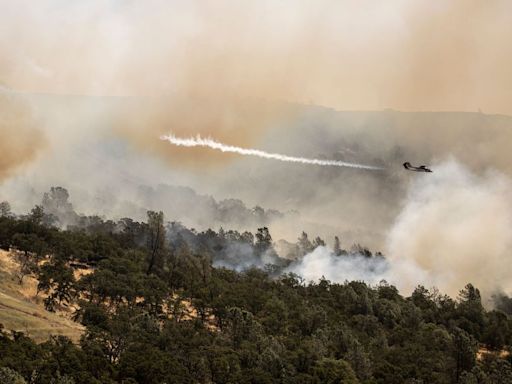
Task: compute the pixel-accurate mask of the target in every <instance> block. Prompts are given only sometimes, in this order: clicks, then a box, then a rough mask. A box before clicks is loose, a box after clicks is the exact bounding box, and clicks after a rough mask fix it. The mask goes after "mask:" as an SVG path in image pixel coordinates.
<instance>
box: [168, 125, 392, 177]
mask: <svg viewBox="0 0 512 384" xmlns="http://www.w3.org/2000/svg"><path fill="white" fill-rule="evenodd" d="M160 139H161V140H165V141H168V142H170V143H171V144H174V145H177V146H180V147H207V148H211V149H215V150H219V151H221V152H231V153H237V154H239V155H243V156H256V157H261V158H263V159H271V160H279V161H284V162H289V163H300V164H311V165H320V166H334V167H348V168H359V169H368V170H374V171H376V170H382V169H383V168H381V167H376V166H371V165H364V164H356V163H347V162H345V161H339V160H322V159H308V158H305V157H295V156H287V155H282V154H279V153H269V152H265V151H261V150H258V149H248V148H241V147H235V146H232V145H226V144H223V143H219V142H218V141H215V140H213V139H211V138H203V137H201V136H200V135H197V136H196V137H190V138H179V137H176V136H174V135H172V134H171V135H163V136H161V137H160Z"/></svg>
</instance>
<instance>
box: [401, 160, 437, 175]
mask: <svg viewBox="0 0 512 384" xmlns="http://www.w3.org/2000/svg"><path fill="white" fill-rule="evenodd" d="M404 168H405V169H407V170H408V171H415V172H432V170H431V169H428V168H427V167H426V166H425V165H420V166H419V167H414V166H412V165H411V163H409V162H408V161H407V162H405V163H404Z"/></svg>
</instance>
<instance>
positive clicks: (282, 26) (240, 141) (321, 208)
mask: <svg viewBox="0 0 512 384" xmlns="http://www.w3.org/2000/svg"><path fill="white" fill-rule="evenodd" d="M0 4H1V8H2V12H1V15H0V21H1V25H2V27H1V28H2V33H1V34H0V52H1V53H2V60H0V84H1V88H0V111H1V115H0V118H1V122H0V127H1V133H2V140H1V141H0V200H9V201H10V202H11V204H12V205H13V208H14V209H15V210H17V211H18V212H26V211H27V210H29V209H30V208H31V207H32V206H33V205H34V204H37V203H39V202H40V200H41V195H42V193H43V192H45V191H47V190H48V189H49V188H50V187H51V186H54V185H62V186H64V187H66V188H68V189H69V191H70V193H71V199H72V201H73V205H74V207H75V208H76V210H77V211H79V212H83V213H87V214H94V213H99V214H104V215H107V216H111V217H114V218H118V217H122V216H133V217H135V218H138V219H143V218H144V213H145V210H146V209H162V210H164V212H165V214H166V216H167V218H168V219H170V220H179V221H183V223H184V224H186V225H188V226H193V227H196V228H198V229H202V228H206V227H208V226H214V227H218V226H220V225H223V226H228V223H231V224H232V226H233V227H234V228H237V229H249V230H252V231H254V230H255V228H254V227H255V226H257V225H260V224H261V223H264V224H268V225H269V226H270V229H271V232H272V234H273V236H274V238H275V239H278V238H285V239H287V240H289V241H295V240H296V237H297V236H298V234H300V233H301V231H302V230H306V231H307V232H308V233H309V234H310V235H311V236H316V235H320V236H322V237H324V238H325V239H326V240H327V242H328V243H330V242H332V239H333V237H334V235H339V236H341V239H342V243H343V244H344V246H346V247H349V246H350V245H351V244H352V243H355V242H359V243H362V244H364V245H367V246H369V247H371V248H372V249H380V250H383V251H385V252H386V253H387V256H388V257H389V259H390V260H397V259H399V260H403V259H408V258H410V259H411V260H412V261H411V263H414V264H415V265H416V264H419V265H420V267H421V268H420V269H421V270H425V271H427V272H425V273H426V276H428V279H429V280H430V281H432V284H438V285H440V286H443V287H446V289H447V290H449V291H450V292H452V290H454V289H455V288H454V286H455V285H458V284H459V281H460V282H462V281H463V280H464V279H465V280H467V281H472V280H474V281H475V282H479V283H480V284H481V285H485V286H484V287H483V288H485V289H488V290H490V289H493V288H494V287H493V284H491V282H490V281H489V280H486V279H483V278H481V270H479V268H478V262H477V261H478V260H480V258H481V259H483V260H485V259H486V258H487V257H491V256H493V257H494V256H496V257H498V256H497V255H503V252H502V249H501V248H499V249H497V248H495V247H492V246H491V245H490V244H489V243H487V242H485V241H481V242H480V241H478V242H477V243H478V244H476V243H475V244H473V243H471V242H470V241H469V240H468V243H467V245H465V244H462V245H461V244H460V238H468V239H475V241H477V240H476V239H478V238H479V237H478V236H476V235H475V236H472V235H471V234H472V232H471V231H475V234H478V233H479V232H477V229H478V228H477V226H476V225H473V224H471V223H473V221H471V220H470V219H471V218H472V217H479V216H478V215H479V214H482V215H483V216H482V222H488V221H486V220H487V219H488V217H489V213H488V212H494V211H493V209H494V208H491V207H488V206H487V205H486V204H485V201H486V199H485V198H482V200H475V199H472V198H470V196H469V197H468V196H467V195H464V194H462V195H461V198H463V199H467V200H468V203H467V204H466V205H462V207H459V208H456V207H454V206H448V207H446V206H443V207H442V208H438V207H437V205H436V204H435V201H434V200H435V199H439V204H441V202H442V201H443V200H446V199H444V198H443V197H442V196H445V195H443V194H441V193H439V194H437V193H433V194H432V196H429V197H428V199H430V200H429V201H431V200H432V201H434V202H433V203H432V204H426V205H425V206H421V205H417V204H416V203H414V201H415V200H414V196H415V194H416V195H417V194H418V193H419V192H421V190H422V189H421V188H420V187H418V185H422V184H421V183H423V182H434V183H437V184H436V185H437V186H438V187H439V188H440V189H441V190H442V186H443V183H445V184H451V180H452V179H451V177H453V178H454V179H453V180H456V181H457V180H458V181H457V182H458V183H459V184H457V185H463V186H464V188H468V189H469V190H474V191H475V194H477V195H481V196H486V197H488V199H489V200H496V201H502V200H503V196H506V194H507V192H506V191H508V189H507V188H505V189H504V190H501V189H499V188H498V187H493V186H494V185H495V183H498V182H497V181H496V180H497V179H499V180H508V178H510V177H511V175H512V155H511V154H510V150H509V147H510V145H509V143H510V142H511V140H512V120H511V118H509V117H507V116H506V115H510V114H512V109H511V107H510V99H511V96H512V94H511V93H510V90H511V89H512V76H511V68H512V44H510V41H509V40H510V39H509V38H508V36H512V20H511V16H510V15H512V4H511V3H510V2H508V1H497V0H496V1H488V2H480V1H473V0H469V1H462V0H456V1H452V2H446V3H433V2H430V1H405V0H394V1H391V2H381V3H376V2H374V1H367V0H364V1H340V2H338V1H336V2H334V1H315V2H313V1H306V0H302V1H292V0H285V1H282V2H274V1H246V2H244V3H243V4H242V3H240V4H236V3H234V2H230V1H225V2H224V1H220V2H219V1H215V2H213V1H212V2H210V1H202V2H194V1H193V2H182V1H173V2H168V1H158V0H154V1H147V2H118V1H106V2H105V1H99V0H93V1H88V2H61V1H57V0H55V1H54V0H44V1H38V2H36V3H34V2H30V1H28V0H21V1H17V2H8V1H0ZM387 108H393V109H394V110H391V109H387ZM351 110H353V111H359V112H349V111H351ZM372 110H375V111H378V112H370V111H372ZM398 110H401V111H409V112H398ZM418 111H423V112H418ZM429 111H446V112H443V113H441V112H429ZM449 111H461V112H449ZM170 131H172V132H174V133H175V134H176V135H178V136H180V137H190V136H195V135H197V134H200V135H202V136H206V137H207V136H211V137H214V138H215V139H216V140H218V141H220V142H222V143H225V144H227V145H232V146H240V147H244V148H247V147H249V148H258V149H260V150H264V151H267V152H271V153H285V154H288V155H290V156H297V157H307V158H318V159H323V160H334V161H341V162H351V163H362V164H375V165H377V166H381V167H385V168H386V172H364V171H363V172H362V171H358V170H354V169H330V168H329V169H328V168H325V169H324V168H322V169H312V168H311V167H304V166H300V165H297V164H284V163H275V162H268V161H265V160H259V159H253V158H239V157H237V156H236V155H233V154H225V153H216V152H212V151H210V150H208V149H205V148H176V147H171V146H169V145H168V144H167V143H165V142H162V141H161V140H159V137H160V136H161V135H163V134H167V133H168V132H170ZM451 159H453V162H454V163H455V164H458V165H457V166H450V167H451V168H450V167H448V166H445V165H443V166H441V164H446V162H447V161H452V160H451ZM404 161H410V162H411V163H413V164H426V165H431V166H432V167H433V169H434V177H431V178H430V179H427V178H426V176H425V175H417V174H412V173H406V172H405V171H403V170H402V169H401V164H402V163H403V162H404ZM439 167H441V169H446V167H448V169H451V171H450V172H451V173H450V172H448V171H443V173H442V175H447V174H448V175H451V176H446V177H444V178H441V179H439V178H438V176H437V175H438V168H439ZM493 172H494V173H493ZM490 174H491V175H495V174H499V175H500V176H489V175H490ZM468 175H470V176H468ZM468 178H469V179H471V180H473V181H467V180H466V179H468ZM496 178H497V179H496ZM475 180H476V181H475ZM418 183H420V184H418ZM487 184H489V188H485V187H484V185H487ZM498 184H499V183H498ZM505 184H506V182H505ZM422 186H423V187H424V188H426V189H427V190H430V187H429V186H428V185H422ZM446 188H448V190H447V192H446V193H447V194H448V195H451V194H455V195H458V194H459V193H460V190H459V189H454V190H453V189H449V187H446ZM504 191H505V192H504ZM470 195H471V194H470ZM420 196H424V195H422V194H420ZM471 196H472V195H471ZM425 198H427V197H425ZM457 201H458V200H457V199H448V200H446V201H443V203H444V204H452V205H455V204H457ZM411 204H412V205H411ZM415 204H416V205H415ZM255 206H260V207H263V209H264V210H265V211H264V212H270V214H269V215H268V217H267V216H265V218H264V219H263V220H260V219H257V220H255V219H254V217H255V215H256V216H257V215H258V214H259V213H258V212H261V211H260V210H258V209H256V210H253V209H252V208H253V207H255ZM411 206H412V207H418V209H419V212H423V213H424V215H425V217H430V218H431V224H433V223H435V222H436V221H437V220H439V221H440V222H444V223H450V222H456V221H457V220H456V218H457V217H460V215H459V214H460V212H461V211H462V212H464V210H465V209H467V210H470V211H471V212H472V216H471V217H469V216H464V215H462V217H463V218H467V220H468V225H467V226H465V227H464V236H462V237H457V236H455V235H454V236H451V235H450V236H447V235H443V234H445V233H448V234H458V232H457V231H455V230H453V231H452V230H448V231H447V232H443V231H442V229H441V228H442V226H439V227H435V226H433V225H430V226H426V227H424V230H423V231H417V232H416V231H412V230H411V231H409V232H407V230H406V229H407V227H408V226H409V225H411V226H414V227H418V225H419V224H418V221H419V222H420V223H423V221H422V220H421V219H418V218H414V217H411V216H410V214H411V212H413V211H414V210H413V209H412V208H410V207H411ZM451 208H453V209H451ZM502 208H504V207H502ZM273 209H274V210H276V211H275V212H274V211H273ZM255 212H256V214H255ZM276 212H277V213H276ZM443 215H446V217H445V216H443ZM473 215H474V216H473ZM451 219H453V221H452V220H451ZM484 219H485V220H484ZM505 222H507V220H506V219H505V218H503V219H502V220H501V221H499V223H500V224H499V225H500V226H501V225H502V224H503V225H505V224H504V223H505ZM400 223H406V224H400ZM397 228H401V230H398V229H397ZM500 228H501V227H500ZM501 229H502V228H501ZM501 229H500V231H501ZM490 231H491V232H492V230H491V229H490ZM416 233H417V235H416ZM429 233H432V236H434V237H440V239H442V241H441V240H440V244H442V245H439V247H441V246H442V247H443V249H454V250H455V249H457V250H460V252H461V253H467V252H469V251H467V249H466V248H464V247H466V246H467V247H470V245H471V247H473V246H474V247H475V249H478V250H479V252H477V253H473V252H471V257H472V258H474V260H475V262H472V263H468V265H467V269H464V273H461V274H460V275H459V277H458V278H457V279H455V280H454V281H456V283H454V285H453V286H452V285H448V283H446V281H448V279H450V278H451V277H449V276H442V278H443V280H442V281H439V280H436V279H435V277H437V276H440V273H438V272H439V270H438V269H437V268H444V266H446V268H448V267H449V268H456V264H457V263H461V262H462V260H460V259H459V258H458V257H459V256H457V255H453V257H452V256H451V255H447V254H444V253H443V259H442V260H445V259H446V258H448V259H450V260H453V263H454V264H443V263H442V262H441V261H442V260H438V261H439V263H437V264H436V263H431V264H428V263H427V264H425V261H424V259H423V256H422V254H423V252H424V251H423V244H425V240H424V239H426V238H428V237H429V236H428V234H429ZM491 234H492V235H496V236H497V237H496V239H497V240H496V241H499V242H500V244H502V245H504V244H508V240H507V239H508V234H506V233H503V234H500V233H499V232H497V233H494V232H493V233H491ZM422 239H423V240H422ZM452 240H453V241H456V244H453V243H451V242H450V241H452ZM439 252H441V251H439ZM439 252H436V255H438V254H440V253H439ZM425 253H426V254H427V255H430V254H429V251H425ZM479 255H480V256H479ZM430 256H432V255H430ZM472 260H473V259H472ZM500 260H502V262H504V263H506V266H507V267H509V266H510V261H509V260H508V259H507V258H506V257H505V256H503V257H500ZM492 265H494V266H496V265H497V264H492ZM493 268H494V267H493ZM505 269H506V268H505ZM436 271H437V272H436ZM493 271H495V269H490V270H489V274H492V273H494V272H493ZM441 275H442V274H441ZM400 276H403V277H405V276H406V274H403V275H400ZM420 280H421V279H420ZM421 281H424V280H421ZM496 281H498V282H499V285H501V286H504V287H506V284H505V279H504V278H503V279H497V280H496ZM461 286H462V284H461ZM507 289H508V288H507Z"/></svg>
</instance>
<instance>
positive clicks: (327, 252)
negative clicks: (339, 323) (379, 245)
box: [286, 246, 390, 284]
mask: <svg viewBox="0 0 512 384" xmlns="http://www.w3.org/2000/svg"><path fill="white" fill-rule="evenodd" d="M389 267H390V265H389V263H388V262H387V261H386V259H384V258H382V257H379V258H368V257H364V256H362V255H358V254H354V255H342V256H336V255H335V254H334V253H333V251H332V250H331V249H329V248H328V247H323V246H321V247H317V248H316V249H315V250H314V251H313V252H311V253H309V254H307V255H306V256H304V258H303V259H301V260H300V262H298V263H296V264H292V265H291V266H290V267H289V268H288V269H287V271H286V272H293V273H296V274H298V275H300V276H302V277H303V278H304V279H306V280H307V281H316V280H318V279H320V278H322V277H324V278H326V279H327V280H330V281H333V282H339V283H342V282H344V281H346V280H348V281H352V280H358V281H365V282H367V283H369V284H377V283H378V282H379V281H381V280H382V279H384V276H385V275H386V274H387V272H388V271H389Z"/></svg>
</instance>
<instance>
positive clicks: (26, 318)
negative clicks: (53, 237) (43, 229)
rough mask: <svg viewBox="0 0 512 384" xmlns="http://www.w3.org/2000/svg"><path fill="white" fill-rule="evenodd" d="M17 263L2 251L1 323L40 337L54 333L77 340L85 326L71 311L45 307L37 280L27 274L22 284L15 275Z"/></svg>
mask: <svg viewBox="0 0 512 384" xmlns="http://www.w3.org/2000/svg"><path fill="white" fill-rule="evenodd" d="M16 267H17V266H16V263H14V261H13V260H12V258H11V257H10V255H9V254H8V253H7V252H4V251H0V324H2V325H3V327H4V329H6V330H16V331H22V332H24V333H25V334H27V335H28V336H30V337H31V338H33V339H35V340H37V341H44V340H46V339H48V338H49V337H50V336H52V335H63V336H67V337H69V338H71V339H72V340H73V341H75V342H76V341H78V340H79V338H80V335H81V333H82V332H83V327H82V326H81V325H80V324H77V323H75V322H73V321H71V320H70V319H68V318H67V317H69V313H68V314H66V313H60V314H55V313H51V312H48V311H46V310H45V309H44V307H43V305H42V300H41V298H36V297H35V292H36V286H37V281H36V280H35V279H33V278H25V280H24V282H23V285H19V284H18V282H17V279H16V277H15V276H14V270H15V268H16Z"/></svg>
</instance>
